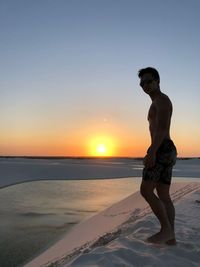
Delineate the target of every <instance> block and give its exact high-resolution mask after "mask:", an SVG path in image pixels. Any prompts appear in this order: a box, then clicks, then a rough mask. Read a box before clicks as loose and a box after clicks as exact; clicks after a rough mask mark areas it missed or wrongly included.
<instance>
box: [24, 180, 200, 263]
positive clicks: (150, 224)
mask: <svg viewBox="0 0 200 267" xmlns="http://www.w3.org/2000/svg"><path fill="white" fill-rule="evenodd" d="M172 199H173V201H174V202H175V207H176V212H177V217H176V238H177V245H176V246H167V245H155V244H154V245H153V244H149V243H147V242H145V240H146V238H147V237H148V236H149V235H151V234H153V233H154V232H156V231H158V230H159V229H158V223H157V222H156V219H155V217H154V216H153V215H152V212H151V210H150V208H149V207H148V205H147V204H146V203H145V202H144V201H143V199H142V198H141V197H140V195H139V193H138V192H137V193H135V194H133V195H131V196H129V197H128V198H126V199H125V200H122V201H121V202H119V203H117V204H115V205H113V206H111V207H110V208H108V209H106V210H105V211H103V212H102V213H100V214H98V215H96V216H94V217H93V218H91V219H89V220H88V221H85V222H83V223H81V224H79V225H78V226H77V227H75V228H74V229H72V231H71V232H70V233H69V234H68V235H67V236H66V237H65V238H64V239H62V240H61V241H59V242H58V243H57V244H56V245H55V246H53V247H52V248H50V249H49V250H47V251H46V252H45V253H43V254H42V255H41V256H39V257H38V258H36V259H35V260H33V261H32V262H30V263H29V264H27V265H25V266H26V267H34V266H49V267H50V266H77V267H78V266H169V264H170V266H199V263H200V254H199V251H200V244H199V237H200V236H199V216H197V214H198V212H199V208H200V207H199V205H200V204H199V202H200V183H199V182H192V183H191V182H177V183H175V184H174V186H173V187H172Z"/></svg>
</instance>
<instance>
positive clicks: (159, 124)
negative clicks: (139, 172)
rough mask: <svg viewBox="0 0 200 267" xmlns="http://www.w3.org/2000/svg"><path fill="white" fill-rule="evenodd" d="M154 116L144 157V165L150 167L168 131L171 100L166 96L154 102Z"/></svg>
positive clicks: (153, 163)
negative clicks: (149, 144)
mask: <svg viewBox="0 0 200 267" xmlns="http://www.w3.org/2000/svg"><path fill="white" fill-rule="evenodd" d="M155 108H156V118H155V128H154V129H153V136H152V143H151V147H150V149H149V152H148V154H147V156H146V158H145V167H147V168H151V167H153V166H154V165H155V160H156V152H157V150H158V148H159V147H160V145H161V144H162V142H163V140H164V138H165V137H166V135H167V134H168V131H169V123H170V117H171V110H172V106H171V102H170V100H169V99H168V98H160V99H158V100H157V101H156V102H155Z"/></svg>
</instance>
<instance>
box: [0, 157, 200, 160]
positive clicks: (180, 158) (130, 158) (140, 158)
mask: <svg viewBox="0 0 200 267" xmlns="http://www.w3.org/2000/svg"><path fill="white" fill-rule="evenodd" d="M1 158H23V159H50V160H51V159H52V160H53V159H80V160H81V159H92V160H96V159H99V160H105V159H116V160H118V159H128V160H133V159H134V160H143V157H120V156H119V157H97V156H94V157H92V156H86V157H84V156H0V159H1ZM177 159H178V160H190V159H200V157H178V158H177Z"/></svg>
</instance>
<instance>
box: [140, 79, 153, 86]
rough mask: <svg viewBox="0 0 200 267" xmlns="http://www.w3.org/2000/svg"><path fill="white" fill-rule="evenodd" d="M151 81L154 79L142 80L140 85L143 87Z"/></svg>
mask: <svg viewBox="0 0 200 267" xmlns="http://www.w3.org/2000/svg"><path fill="white" fill-rule="evenodd" d="M153 81H154V80H153V79H149V80H144V81H142V82H140V86H141V87H143V86H144V85H145V84H151V83H152V82H153Z"/></svg>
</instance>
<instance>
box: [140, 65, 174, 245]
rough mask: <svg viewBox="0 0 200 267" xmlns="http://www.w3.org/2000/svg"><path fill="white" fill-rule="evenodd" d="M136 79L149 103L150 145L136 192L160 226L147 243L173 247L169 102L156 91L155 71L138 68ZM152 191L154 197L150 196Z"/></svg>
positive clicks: (157, 81)
mask: <svg viewBox="0 0 200 267" xmlns="http://www.w3.org/2000/svg"><path fill="white" fill-rule="evenodd" d="M138 77H139V78H140V86H141V87H142V89H143V91H144V92H145V93H146V94H148V95H149V96H150V98H151V100H152V104H151V106H150V108H149V112H148V121H149V130H150V135H151V146H150V147H149V148H148V150H147V154H146V156H145V158H144V169H143V179H142V183H141V187H140V192H141V195H142V196H143V197H144V198H145V200H146V201H147V202H148V203H149V205H150V207H151V209H152V211H153V212H154V214H155V215H156V217H157V218H158V220H159V222H160V225H161V229H160V231H159V232H158V233H156V234H154V235H152V236H150V237H149V238H148V239H147V241H148V242H151V243H159V244H163V243H165V244H168V245H175V244H176V239H175V232H174V219H175V209H174V205H173V203H172V200H171V198H170V193H169V189H170V184H171V177H172V168H173V165H174V164H175V162H176V156H177V151H176V147H175V145H174V143H173V141H172V140H171V139H170V122H171V116H172V103H171V101H170V99H169V98H168V96H167V95H165V94H163V93H162V92H161V91H160V77H159V73H158V71H157V70H156V69H154V68H150V67H148V68H145V69H141V70H139V72H138ZM155 189H156V191H157V195H156V194H155V193H154V190H155Z"/></svg>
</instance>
